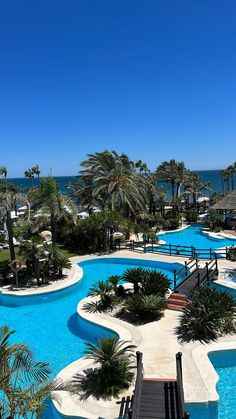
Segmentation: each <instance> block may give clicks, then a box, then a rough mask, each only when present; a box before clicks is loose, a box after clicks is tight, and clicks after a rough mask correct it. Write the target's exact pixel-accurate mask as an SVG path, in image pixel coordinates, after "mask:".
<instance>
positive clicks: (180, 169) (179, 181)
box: [176, 161, 188, 198]
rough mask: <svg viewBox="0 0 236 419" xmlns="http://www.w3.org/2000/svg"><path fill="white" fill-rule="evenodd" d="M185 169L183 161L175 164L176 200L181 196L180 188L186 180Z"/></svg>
mask: <svg viewBox="0 0 236 419" xmlns="http://www.w3.org/2000/svg"><path fill="white" fill-rule="evenodd" d="M187 173H188V172H187V169H186V167H185V164H184V162H183V161H181V162H177V163H176V186H177V187H176V198H178V197H179V195H180V194H181V187H182V185H184V183H185V182H186V179H187Z"/></svg>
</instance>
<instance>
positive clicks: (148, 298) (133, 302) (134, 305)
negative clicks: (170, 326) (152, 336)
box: [120, 294, 167, 324]
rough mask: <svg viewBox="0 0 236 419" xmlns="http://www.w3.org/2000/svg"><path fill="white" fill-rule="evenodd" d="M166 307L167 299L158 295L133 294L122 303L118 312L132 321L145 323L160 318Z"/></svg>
mask: <svg viewBox="0 0 236 419" xmlns="http://www.w3.org/2000/svg"><path fill="white" fill-rule="evenodd" d="M166 307H167V300H166V299H165V298H164V297H161V296H160V295H154V294H150V295H144V294H133V295H132V296H131V297H129V298H127V299H126V300H125V301H124V303H123V309H122V310H121V312H120V314H121V316H122V317H124V318H125V319H126V320H130V321H131V322H132V323H138V324H142V323H146V322H150V321H154V320H158V319H160V317H161V316H162V312H163V311H164V310H165V309H166Z"/></svg>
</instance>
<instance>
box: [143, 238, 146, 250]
mask: <svg viewBox="0 0 236 419" xmlns="http://www.w3.org/2000/svg"><path fill="white" fill-rule="evenodd" d="M143 251H144V253H146V241H145V240H144V242H143Z"/></svg>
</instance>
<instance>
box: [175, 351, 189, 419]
mask: <svg viewBox="0 0 236 419" xmlns="http://www.w3.org/2000/svg"><path fill="white" fill-rule="evenodd" d="M175 357H176V381H177V395H178V410H179V415H178V417H179V418H181V419H184V418H185V417H187V416H186V412H185V406H184V388H183V371H182V353H181V352H178V353H177V354H176V355H175Z"/></svg>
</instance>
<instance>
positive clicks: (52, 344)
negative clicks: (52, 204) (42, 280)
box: [0, 258, 181, 375]
mask: <svg viewBox="0 0 236 419" xmlns="http://www.w3.org/2000/svg"><path fill="white" fill-rule="evenodd" d="M80 266H81V267H82V268H83V277H82V279H81V281H79V282H78V283H77V284H75V285H73V286H71V287H69V288H66V289H64V290H60V291H57V292H52V293H47V294H42V295H34V296H27V297H17V296H10V295H6V294H4V295H3V294H0V319H1V320H0V322H1V325H4V324H7V325H8V326H9V327H10V329H14V330H16V333H15V335H14V336H13V339H14V340H15V341H17V342H19V341H24V342H25V343H26V344H27V345H29V347H30V348H31V349H32V350H33V352H34V354H35V356H36V358H37V359H38V360H42V361H45V362H48V363H49V364H50V365H51V367H52V370H53V374H54V375H55V374H57V373H58V372H59V371H60V370H61V369H62V368H64V367H65V366H66V365H68V364H70V363H71V362H73V361H75V360H76V359H78V358H80V357H81V356H83V350H84V342H85V341H89V342H95V340H96V338H98V337H102V336H104V335H106V336H107V335H111V334H113V332H112V331H110V330H107V329H104V328H102V327H100V326H97V325H95V324H93V323H89V322H87V321H86V320H84V319H82V318H81V317H80V316H78V314H77V305H78V303H79V301H80V300H82V299H83V298H84V297H86V296H87V295H88V291H89V288H90V287H91V286H92V285H93V284H94V283H95V282H97V281H98V280H106V279H107V278H108V277H109V276H110V275H121V274H122V273H123V272H124V271H125V270H126V269H127V268H130V267H135V266H142V267H145V268H147V269H154V268H155V269H157V270H162V271H163V272H165V273H166V274H168V275H169V276H170V278H171V279H173V270H174V269H179V268H180V267H181V265H180V264H176V263H165V262H154V261H145V260H139V259H124V258H109V259H108V258H99V259H93V260H89V261H85V262H82V263H80Z"/></svg>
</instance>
